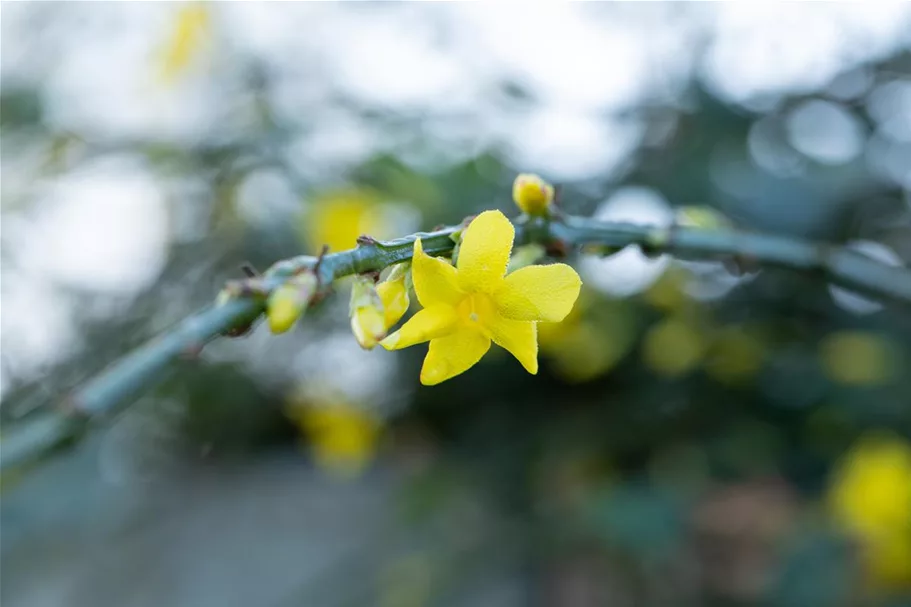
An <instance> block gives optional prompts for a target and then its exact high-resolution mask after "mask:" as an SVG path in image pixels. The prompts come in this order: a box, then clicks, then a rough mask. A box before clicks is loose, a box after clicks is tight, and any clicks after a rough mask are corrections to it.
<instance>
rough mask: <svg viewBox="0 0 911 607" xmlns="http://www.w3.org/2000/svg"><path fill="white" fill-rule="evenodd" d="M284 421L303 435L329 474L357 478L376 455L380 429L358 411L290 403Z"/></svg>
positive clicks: (343, 405) (342, 405)
mask: <svg viewBox="0 0 911 607" xmlns="http://www.w3.org/2000/svg"><path fill="white" fill-rule="evenodd" d="M287 415H288V417H289V418H290V419H291V420H292V421H294V422H295V423H296V424H297V425H298V427H299V428H300V429H301V431H302V432H303V435H304V437H305V438H306V439H307V442H308V444H309V445H310V448H311V450H312V452H313V456H314V458H315V460H316V463H317V464H318V465H319V466H320V467H321V468H323V469H324V470H326V471H327V472H329V473H330V474H333V475H336V476H340V477H345V478H348V477H353V476H356V475H358V474H360V473H361V472H362V471H363V470H364V468H365V467H366V466H367V465H368V464H369V463H370V462H371V461H372V460H373V457H374V454H375V453H376V450H377V447H378V444H379V438H380V432H381V429H382V427H381V425H380V423H379V421H378V420H377V419H376V418H375V417H373V416H371V415H369V414H368V413H367V412H366V411H364V410H362V409H361V408H359V407H355V406H353V405H351V404H350V403H348V402H346V401H344V400H342V399H338V400H326V401H325V402H322V401H321V402H319V403H305V402H294V403H292V405H291V406H289V407H288V409H287Z"/></svg>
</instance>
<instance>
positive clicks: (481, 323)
mask: <svg viewBox="0 0 911 607" xmlns="http://www.w3.org/2000/svg"><path fill="white" fill-rule="evenodd" d="M514 236H515V231H514V229H513V227H512V224H511V223H510V222H509V220H508V219H507V218H506V216H505V215H503V213H501V212H499V211H485V212H483V213H481V214H480V215H478V216H477V217H476V218H475V219H474V220H473V221H472V222H471V224H470V225H469V226H468V228H466V229H465V231H464V233H463V234H462V241H461V245H460V250H459V257H458V267H454V266H452V265H451V264H449V263H446V262H445V261H444V260H442V259H437V258H435V257H430V256H429V255H426V254H425V253H424V250H423V248H422V245H421V240H420V239H417V240H416V241H415V243H414V258H413V259H412V264H411V268H412V276H413V280H414V289H415V293H416V294H417V297H418V301H419V302H420V304H421V305H422V306H423V309H422V310H421V311H419V312H418V313H417V314H415V315H414V316H413V317H411V318H410V319H409V320H408V322H406V323H405V325H404V326H402V328H401V329H399V330H398V331H396V332H395V333H393V334H392V335H390V336H389V337H387V338H386V339H384V340H383V341H382V342H381V345H382V346H383V347H384V348H386V349H387V350H398V349H401V348H407V347H408V346H413V345H415V344H418V343H422V342H425V341H430V349H429V351H428V353H427V357H426V358H425V359H424V366H423V368H422V369H421V383H422V384H424V385H426V386H432V385H435V384H438V383H440V382H442V381H445V380H447V379H449V378H451V377H454V376H456V375H459V374H460V373H464V372H465V371H467V370H468V369H469V368H470V367H472V366H473V365H474V364H475V363H477V362H478V361H479V360H481V357H482V356H484V354H485V353H486V352H487V350H488V349H490V342H491V340H492V341H493V342H494V343H496V344H497V345H499V346H502V347H503V348H505V349H506V350H508V351H509V352H510V353H511V354H512V355H513V356H515V357H516V359H518V361H519V362H520V363H521V364H522V366H523V367H525V369H526V370H527V371H528V372H529V373H532V374H535V373H537V372H538V338H537V322H539V321H548V322H558V321H560V320H563V318H565V317H566V315H567V314H569V312H570V310H572V307H573V304H575V302H576V298H577V297H578V296H579V289H580V288H581V286H582V281H581V280H580V278H579V275H578V274H577V273H576V271H575V270H573V269H572V268H571V267H569V266H568V265H566V264H552V265H547V266H540V265H532V266H527V267H524V268H522V269H520V270H516V271H515V272H513V273H512V274H509V275H508V276H507V275H506V266H507V264H508V262H509V254H510V252H511V250H512V241H513V237H514Z"/></svg>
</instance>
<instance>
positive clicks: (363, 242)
mask: <svg viewBox="0 0 911 607" xmlns="http://www.w3.org/2000/svg"><path fill="white" fill-rule="evenodd" d="M379 243H380V241H379V240H377V239H376V238H374V237H373V236H368V235H367V234H361V235H360V236H358V237H357V246H359V247H361V246H364V247H369V246H373V245H377V244H379Z"/></svg>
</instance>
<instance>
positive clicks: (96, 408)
mask: <svg viewBox="0 0 911 607" xmlns="http://www.w3.org/2000/svg"><path fill="white" fill-rule="evenodd" d="M516 227H517V233H516V240H517V242H519V243H524V242H541V243H544V244H549V245H559V247H558V248H563V249H565V248H568V247H572V246H581V245H602V246H605V247H608V248H618V249H619V248H622V247H625V246H629V245H632V244H637V245H639V246H641V247H642V248H643V249H645V250H647V251H651V252H661V253H669V254H672V255H687V256H694V257H697V258H701V259H711V258H715V257H719V258H728V259H731V258H733V259H739V260H742V261H749V262H754V263H763V264H769V265H777V266H784V267H790V268H795V269H798V270H811V271H818V272H821V273H823V274H824V275H826V276H827V277H828V278H829V279H830V280H832V281H833V282H836V283H839V284H842V285H845V286H848V287H851V288H854V289H857V290H860V291H863V292H865V293H869V294H872V295H876V296H880V297H884V298H887V299H893V300H898V301H903V302H905V303H911V271H909V270H907V269H906V268H903V267H892V266H887V265H884V264H882V263H879V262H877V261H874V260H872V259H869V258H867V257H864V256H863V255H860V254H858V253H854V252H852V251H849V250H847V249H844V248H841V247H837V246H833V245H828V244H818V243H810V242H805V241H801V240H796V239H791V238H785V237H779V236H773V235H766V234H754V233H745V232H740V231H736V230H706V229H699V228H686V227H673V228H665V227H656V226H647V225H636V224H627V223H615V222H602V221H595V220H592V219H588V218H579V217H561V218H559V219H557V220H553V221H550V222H547V221H542V220H533V221H525V220H522V221H519V222H517V226H516ZM458 229H459V227H450V228H446V229H443V230H439V231H436V232H430V233H417V234H412V235H410V236H406V237H403V238H399V239H397V240H392V241H386V242H375V241H371V240H369V239H367V240H364V242H362V243H361V244H359V246H358V247H357V248H355V249H352V250H350V251H345V252H341V253H334V254H330V255H326V256H325V257H323V258H322V259H319V258H316V257H311V256H301V257H295V258H291V259H289V260H285V261H282V262H279V263H277V264H276V265H275V266H273V267H272V268H271V269H270V271H268V272H267V273H266V275H265V276H264V277H263V278H262V280H261V284H260V289H261V291H262V292H263V293H268V292H271V290H273V289H275V288H276V287H277V286H279V285H280V284H282V283H283V282H284V281H285V280H287V279H288V278H290V277H291V276H293V275H294V274H295V273H297V272H300V271H302V270H305V269H311V270H315V271H316V272H317V274H318V277H319V279H320V282H321V284H322V285H323V286H324V287H328V285H331V283H332V281H334V280H336V279H338V278H341V277H343V276H348V275H351V274H357V273H363V272H369V271H378V270H382V269H383V268H385V267H387V266H389V265H392V264H395V263H399V262H402V261H406V260H408V259H410V258H411V256H412V252H413V243H414V241H415V239H417V238H421V240H422V242H423V244H424V250H425V251H427V252H428V253H430V254H434V255H442V254H447V253H450V252H451V251H452V248H453V246H454V241H453V239H452V235H453V234H454V233H455V232H456V231H457V230H458ZM264 302H265V299H264V297H263V296H262V295H258V296H257V295H256V294H253V295H250V296H247V297H241V298H239V299H233V300H230V301H228V302H227V303H225V304H223V305H220V306H213V307H210V308H207V309H205V310H203V311H201V312H199V313H198V314H196V315H193V316H191V317H189V318H187V319H185V320H184V321H182V322H181V323H179V324H178V325H177V326H176V327H175V328H174V329H173V330H171V331H170V332H168V333H166V334H165V335H163V336H162V337H160V338H158V339H156V340H153V341H151V342H149V343H147V344H146V345H144V346H142V347H140V348H139V349H137V350H135V351H133V352H132V353H131V354H129V355H127V356H126V357H124V358H122V359H120V360H119V361H117V362H116V363H114V364H113V365H112V366H111V367H110V368H108V369H107V370H106V371H104V372H102V373H101V374H100V375H98V376H97V377H95V378H94V379H92V380H91V381H89V382H87V383H86V384H85V385H83V386H82V387H81V388H79V389H78V390H76V392H75V393H74V394H72V395H71V396H70V398H69V399H67V400H66V401H65V404H63V405H62V406H60V407H58V408H57V409H54V410H53V411H51V412H49V413H44V414H42V415H40V416H34V417H30V418H29V419H27V420H23V421H22V422H21V423H18V424H15V425H14V427H12V428H10V430H9V432H4V434H3V438H2V440H0V469H7V468H9V467H12V466H15V465H17V464H19V463H22V462H25V461H28V460H31V459H33V458H35V457H37V456H40V455H41V454H43V453H45V452H46V451H47V450H49V449H51V448H53V447H54V446H55V445H57V444H59V443H61V442H62V441H65V440H67V439H69V438H72V437H75V436H77V435H78V434H79V433H80V432H82V431H83V429H84V428H85V426H86V422H88V421H89V420H91V419H92V418H94V417H96V416H99V415H103V414H110V413H112V412H115V411H116V410H117V408H118V407H119V406H121V405H124V404H125V403H128V402H129V399H130V397H131V396H134V395H135V394H136V393H137V392H138V391H139V390H140V389H142V388H143V387H145V386H147V385H148V384H149V383H150V382H151V381H152V380H154V379H155V378H156V377H158V376H159V375H160V372H161V371H162V370H163V369H164V368H165V367H166V366H167V365H168V364H169V363H170V362H171V361H173V360H174V359H175V358H177V357H179V356H180V355H181V354H182V353H185V352H188V351H196V350H198V349H200V348H202V347H203V346H204V345H205V344H206V343H207V342H208V341H210V340H211V339H213V338H215V337H218V336H219V335H224V334H226V333H227V332H230V331H231V330H232V329H234V328H236V327H237V326H238V325H245V324H249V323H250V322H252V321H253V320H255V319H256V318H258V317H260V316H261V315H262V313H263V310H264V306H265V303H264Z"/></svg>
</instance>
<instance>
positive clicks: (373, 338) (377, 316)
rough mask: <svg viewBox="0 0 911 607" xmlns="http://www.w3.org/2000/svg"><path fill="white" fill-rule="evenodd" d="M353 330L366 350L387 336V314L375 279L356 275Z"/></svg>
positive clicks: (353, 297) (351, 312)
mask: <svg viewBox="0 0 911 607" xmlns="http://www.w3.org/2000/svg"><path fill="white" fill-rule="evenodd" d="M349 314H350V315H351V332H352V333H354V337H355V339H357V343H359V344H360V345H361V347H362V348H364V349H365V350H372V349H373V348H375V347H376V345H377V344H378V343H379V342H380V340H381V339H383V338H384V337H386V315H385V312H384V311H383V301H382V300H381V299H380V296H379V293H377V290H376V285H375V284H374V283H373V279H371V278H369V277H366V276H357V277H355V280H354V283H353V284H352V285H351V304H350V308H349Z"/></svg>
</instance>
